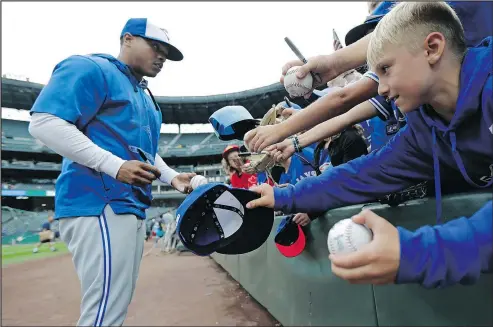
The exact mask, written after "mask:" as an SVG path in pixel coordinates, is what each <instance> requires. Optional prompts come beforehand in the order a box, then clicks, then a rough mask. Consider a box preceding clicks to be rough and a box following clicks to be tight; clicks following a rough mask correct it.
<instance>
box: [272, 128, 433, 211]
mask: <svg viewBox="0 0 493 327" xmlns="http://www.w3.org/2000/svg"><path fill="white" fill-rule="evenodd" d="M423 146H425V145H419V146H418V145H417V141H416V138H415V135H414V132H413V130H412V126H411V125H410V124H408V125H407V126H406V127H405V128H403V129H402V130H400V131H399V132H398V133H397V134H396V135H395V136H394V137H393V138H392V139H391V140H390V141H389V142H388V143H387V144H386V145H385V146H384V147H382V148H381V149H380V150H378V151H374V152H372V153H370V154H368V155H366V156H361V157H359V158H356V159H354V160H352V161H349V162H348V163H345V164H342V165H339V166H337V167H333V168H329V169H327V170H325V171H324V172H323V173H322V174H321V175H320V176H316V177H309V178H305V179H303V180H302V181H300V182H299V183H297V184H296V185H289V186H287V187H285V188H274V199H275V205H274V208H275V210H281V211H283V212H285V213H293V212H320V211H326V210H329V209H333V208H338V207H342V206H345V205H351V204H358V203H366V202H370V201H374V200H376V199H378V198H379V197H382V196H384V195H386V194H389V193H392V192H396V191H399V190H402V189H404V188H406V187H409V186H411V185H413V184H416V183H418V182H422V181H423V180H430V179H433V164H432V162H433V160H432V158H431V149H427V148H423Z"/></svg>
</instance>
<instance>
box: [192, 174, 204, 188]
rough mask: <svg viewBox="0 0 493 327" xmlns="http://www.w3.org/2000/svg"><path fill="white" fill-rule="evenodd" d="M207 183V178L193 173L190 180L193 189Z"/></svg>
mask: <svg viewBox="0 0 493 327" xmlns="http://www.w3.org/2000/svg"><path fill="white" fill-rule="evenodd" d="M203 184H207V178H205V177H204V176H202V175H195V176H193V177H192V179H191V180H190V186H191V187H192V188H193V189H194V190H195V189H196V188H197V187H199V186H200V185H203Z"/></svg>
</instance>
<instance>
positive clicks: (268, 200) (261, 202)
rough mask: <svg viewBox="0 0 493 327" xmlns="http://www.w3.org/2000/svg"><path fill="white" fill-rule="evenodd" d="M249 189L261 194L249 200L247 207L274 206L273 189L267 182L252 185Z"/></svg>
mask: <svg viewBox="0 0 493 327" xmlns="http://www.w3.org/2000/svg"><path fill="white" fill-rule="evenodd" d="M250 191H253V192H256V193H258V194H260V195H261V197H260V198H259V199H256V200H253V201H250V202H248V203H247V205H246V206H247V208H248V209H253V208H257V207H267V208H274V203H275V202H274V189H273V188H272V186H270V185H269V184H261V185H257V186H252V187H251V188H250Z"/></svg>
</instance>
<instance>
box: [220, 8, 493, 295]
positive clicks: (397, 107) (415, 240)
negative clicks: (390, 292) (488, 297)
mask: <svg viewBox="0 0 493 327" xmlns="http://www.w3.org/2000/svg"><path fill="white" fill-rule="evenodd" d="M368 7H369V13H370V16H368V17H367V18H366V20H365V23H364V24H362V25H360V26H358V27H357V28H355V29H353V30H351V31H350V32H349V33H348V34H347V35H346V47H345V48H343V47H342V45H341V44H340V43H339V41H337V40H335V41H334V50H335V52H334V53H333V54H331V55H325V56H316V57H313V58H310V59H309V60H308V62H307V63H302V62H301V61H293V62H290V63H287V64H286V65H285V66H284V67H283V76H282V77H281V82H282V81H283V77H284V74H285V73H286V71H287V70H288V69H289V68H291V67H293V66H302V67H301V69H300V71H299V72H298V74H297V75H298V77H299V78H302V77H303V76H304V75H306V74H307V73H309V72H312V73H318V74H319V75H320V76H321V77H322V79H323V82H324V83H327V88H326V89H325V90H323V91H321V92H320V91H318V92H316V94H320V98H319V99H318V100H317V101H315V102H314V103H312V104H310V105H309V106H308V107H306V108H303V109H301V108H296V107H295V106H293V105H292V104H291V103H288V101H283V102H281V103H279V104H277V106H276V109H278V112H277V115H278V117H279V122H278V123H275V124H272V125H268V126H260V127H257V128H255V129H254V130H252V131H251V132H249V133H247V134H246V136H245V147H246V149H248V151H251V152H252V153H256V154H260V153H262V154H263V155H264V156H268V157H269V158H272V160H273V161H274V162H275V165H274V167H272V168H271V169H269V168H266V171H267V175H268V176H267V178H268V179H267V180H266V181H267V183H265V182H263V181H260V178H259V175H258V174H257V175H255V174H253V175H247V174H246V171H247V170H246V169H245V167H248V164H249V162H248V156H245V157H242V156H241V152H242V150H241V149H240V148H239V147H234V148H233V147H228V148H227V149H225V151H224V155H223V157H224V161H223V163H224V167H225V170H226V172H227V173H229V174H230V176H231V184H232V186H235V187H243V188H251V189H253V190H254V191H256V192H258V193H259V194H260V195H261V198H260V199H258V200H255V201H252V202H251V203H250V204H249V205H251V207H256V206H268V207H273V208H274V209H275V210H277V211H281V212H283V213H285V214H288V213H296V218H295V219H293V221H295V222H297V223H298V224H301V225H306V224H308V223H310V221H311V220H312V219H314V218H316V217H317V216H319V215H320V214H321V213H322V212H324V211H326V210H328V209H332V208H337V207H341V206H344V205H349V204H356V203H364V202H370V201H373V200H379V201H380V202H382V203H387V204H390V205H398V204H400V203H402V202H404V201H407V200H410V199H416V198H422V197H425V196H434V197H435V198H436V203H437V207H436V209H437V212H436V222H437V225H435V226H433V227H432V226H423V227H422V228H421V229H419V230H418V231H416V232H410V231H408V230H405V229H404V228H401V227H397V228H395V227H393V226H391V225H390V224H388V222H386V220H385V219H382V217H378V216H376V215H374V214H373V213H367V212H365V213H362V214H361V215H359V216H358V217H355V221H358V222H359V223H366V224H367V225H372V226H375V229H374V230H373V231H374V233H375V231H376V230H377V229H378V228H376V227H377V226H382V227H381V228H382V229H381V230H382V231H381V233H382V234H385V237H386V238H389V239H390V238H391V236H389V235H392V239H393V241H394V243H392V244H390V243H388V244H387V245H384V244H382V245H381V247H380V248H375V247H373V248H371V249H370V247H369V249H368V250H367V251H358V252H361V253H358V254H354V256H351V255H350V256H347V257H338V256H331V261H332V271H333V272H334V273H335V274H336V275H338V276H340V277H342V278H345V279H347V280H349V281H352V282H371V283H376V284H381V283H387V282H418V283H421V284H422V285H425V286H428V287H437V286H446V285H451V284H454V283H463V284H467V283H471V281H473V280H476V279H477V278H478V277H479V275H480V273H481V272H486V271H490V270H491V268H492V267H491V244H492V240H491V238H492V235H491V201H489V202H488V203H487V204H486V205H485V206H484V207H483V208H482V209H481V210H480V211H478V212H477V213H476V214H475V215H474V216H472V217H471V218H470V219H466V218H458V219H455V220H452V221H451V222H449V223H447V224H442V211H441V210H442V209H441V196H442V195H443V194H447V193H456V192H466V191H470V190H472V189H474V190H478V189H486V190H489V189H491V185H492V179H493V168H492V167H493V160H492V157H493V153H492V152H491V149H490V148H491V145H492V138H493V136H492V134H493V124H492V119H493V112H492V110H493V107H492V105H491V103H492V102H491V91H492V89H491V88H492V86H491V82H492V79H491V74H492V68H491V67H492V66H491V30H492V29H491V27H492V20H491V17H490V16H488V15H486V14H485V12H490V11H491V9H493V8H492V7H493V6H492V3H491V2H475V3H468V2H461V1H457V2H450V3H447V4H446V3H437V4H428V5H423V4H420V5H417V4H416V3H410V4H404V3H403V4H398V5H396V3H395V2H387V1H385V2H374V1H372V2H369V3H368ZM394 8H395V9H394ZM397 8H398V9H397ZM389 13H392V15H389ZM380 22H381V23H380ZM405 42H407V43H405ZM400 47H402V48H406V49H407V51H409V53H410V54H407V53H406V54H404V51H402V50H399V48H400ZM418 51H422V52H423V53H422V57H423V58H425V59H424V60H421V61H419V60H418V59H415V58H418V57H419V58H421V57H420V56H419V55H418V53H419V52H418ZM488 53H489V56H488V55H487V54H488ZM419 54H421V53H419ZM406 55H407V56H408V58H407V59H408V60H409V62H407V63H406V62H405V60H406V59H402V58H404V57H405V56H406ZM412 60H415V61H412ZM425 67H426V68H425ZM433 81H434V82H433ZM487 93H488V95H487ZM306 96H310V94H308V95H306ZM416 109H419V110H416ZM283 112H284V114H283ZM461 124H462V125H461ZM464 124H468V125H467V126H465V125H464ZM473 130H475V131H473ZM488 131H489V132H488ZM471 139H472V141H471ZM475 142H476V143H475ZM479 142H484V144H483V148H478V146H479ZM475 144H476V145H475ZM484 146H487V147H488V149H486V148H484ZM480 147H481V146H480ZM459 152H461V153H460V154H459ZM463 160H464V162H465V163H466V164H467V165H466V164H465V163H464V162H463ZM274 169H277V170H278V171H279V170H280V171H281V173H280V174H272V173H271V174H269V171H271V172H272V171H273V170H274ZM273 176H276V177H273ZM272 183H273V184H274V187H272V186H271V185H272ZM265 184H270V185H269V186H268V185H265ZM252 185H260V186H254V187H253V188H252ZM389 226H390V227H389ZM458 228H460V229H462V233H459V232H457V229H458ZM468 233H469V234H471V235H472V234H475V235H476V236H475V237H478V238H479V239H480V241H477V242H476V243H475V242H474V241H471V238H470V237H469V236H467V235H468ZM375 236H377V235H375ZM378 237H382V236H380V235H378ZM473 238H474V237H473ZM399 241H400V249H401V250H400V253H399V251H396V250H395V249H396V248H397V249H398V248H399ZM406 242H407V243H406ZM411 244H412V245H413V246H414V249H413V250H411V249H409V248H408V246H410V245H411ZM457 244H462V245H461V246H463V248H464V249H465V248H470V249H471V251H470V253H469V254H465V252H464V251H463V250H461V249H459V248H457ZM418 245H419V246H418ZM473 249H477V250H473ZM420 251H421V252H420ZM448 251H452V252H453V255H455V256H456V260H449V261H447V260H446V259H445V257H446V256H447V253H448ZM454 251H455V252H454ZM390 254H392V255H393V256H394V257H393V258H392V260H393V263H392V265H390V264H389V262H388V261H389V260H387V259H388V258H385V256H386V255H389V256H390ZM471 254H478V257H477V258H475V259H473V258H472V257H474V255H473V256H472V257H471ZM365 256H366V258H372V259H364V258H365ZM382 258H383V259H382ZM419 258H421V259H419ZM426 258H428V259H426ZM385 260H387V261H386V262H385ZM417 260H418V261H419V260H432V261H433V262H439V261H444V262H445V266H444V267H442V268H440V269H442V270H443V272H444V273H443V274H436V270H435V269H433V268H429V269H428V268H426V267H422V266H420V267H417V266H414V265H415V263H416V262H417ZM362 262H364V264H363V263H362ZM458 262H460V264H459V263H458ZM405 265H409V267H403V266H405ZM430 265H432V263H430ZM460 265H463V266H467V267H468V268H467V269H462V268H460V267H459V266H460ZM390 266H392V267H390ZM405 269H407V271H406V270H405Z"/></svg>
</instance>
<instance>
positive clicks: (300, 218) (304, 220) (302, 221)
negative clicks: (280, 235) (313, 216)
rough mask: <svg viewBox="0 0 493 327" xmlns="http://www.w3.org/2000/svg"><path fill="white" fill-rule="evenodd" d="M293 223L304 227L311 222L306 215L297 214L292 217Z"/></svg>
mask: <svg viewBox="0 0 493 327" xmlns="http://www.w3.org/2000/svg"><path fill="white" fill-rule="evenodd" d="M293 222H295V223H297V224H298V225H301V226H306V225H308V224H309V223H310V222H311V220H310V217H308V215H307V214H306V213H297V214H296V215H295V216H294V217H293Z"/></svg>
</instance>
